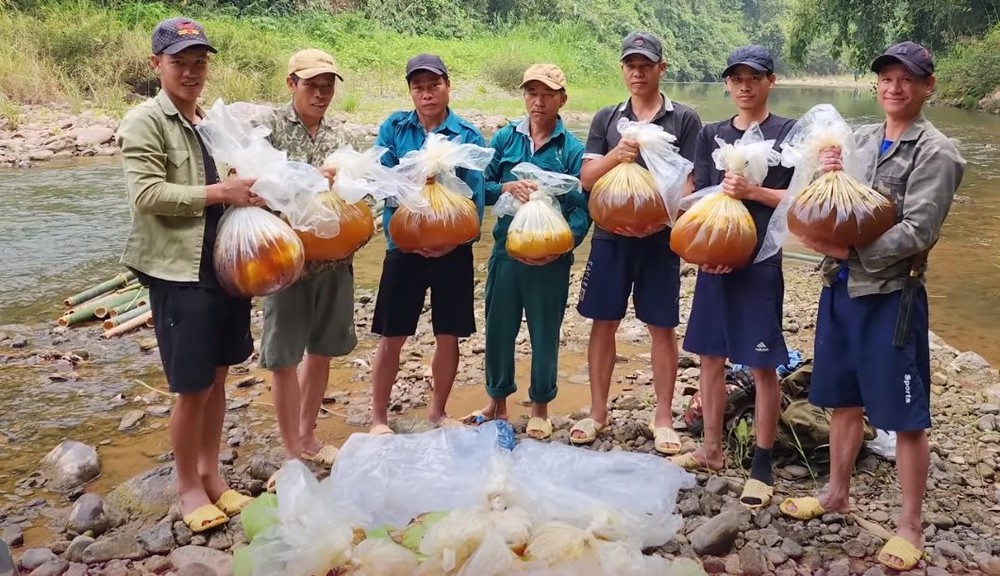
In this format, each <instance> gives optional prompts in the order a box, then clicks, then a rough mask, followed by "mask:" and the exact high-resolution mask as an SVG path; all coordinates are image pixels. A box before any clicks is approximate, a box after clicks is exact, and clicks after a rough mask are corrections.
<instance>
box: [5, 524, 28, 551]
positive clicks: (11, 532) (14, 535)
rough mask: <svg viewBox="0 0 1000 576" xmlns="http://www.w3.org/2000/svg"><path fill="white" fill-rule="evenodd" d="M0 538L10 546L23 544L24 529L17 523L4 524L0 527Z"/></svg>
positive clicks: (14, 546)
mask: <svg viewBox="0 0 1000 576" xmlns="http://www.w3.org/2000/svg"><path fill="white" fill-rule="evenodd" d="M0 540H3V541H4V542H6V543H7V544H8V545H9V546H10V547H11V548H17V547H18V546H24V531H23V530H21V527H20V526H18V525H17V524H11V525H10V526H4V527H3V529H0Z"/></svg>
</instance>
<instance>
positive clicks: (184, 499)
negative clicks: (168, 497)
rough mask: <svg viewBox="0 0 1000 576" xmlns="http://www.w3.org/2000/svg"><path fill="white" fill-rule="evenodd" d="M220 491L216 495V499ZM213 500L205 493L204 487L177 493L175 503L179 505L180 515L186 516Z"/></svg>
mask: <svg viewBox="0 0 1000 576" xmlns="http://www.w3.org/2000/svg"><path fill="white" fill-rule="evenodd" d="M221 495H222V492H221V491H220V492H219V495H218V496H216V497H215V498H216V500H218V498H219V496H221ZM213 502H215V500H211V499H210V498H209V495H208V494H207V493H205V490H204V489H201V490H188V491H187V492H181V493H180V494H178V495H177V505H178V506H180V509H181V516H187V515H188V514H190V513H192V512H194V511H195V510H197V509H198V508H201V507H202V506H205V505H207V504H212V503H213Z"/></svg>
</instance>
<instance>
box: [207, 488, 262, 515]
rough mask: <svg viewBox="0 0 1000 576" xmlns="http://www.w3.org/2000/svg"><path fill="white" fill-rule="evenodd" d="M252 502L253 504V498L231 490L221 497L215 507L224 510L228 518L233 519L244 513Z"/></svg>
mask: <svg viewBox="0 0 1000 576" xmlns="http://www.w3.org/2000/svg"><path fill="white" fill-rule="evenodd" d="M251 502H253V498H251V497H249V496H244V495H243V494H240V493H239V492H237V491H236V490H232V489H229V490H226V491H225V492H223V493H222V495H221V496H219V500H218V502H216V503H215V507H216V508H218V509H219V510H222V512H223V513H224V514H225V515H226V516H229V517H233V516H236V515H237V514H239V513H240V512H242V511H243V509H244V508H246V507H247V505H248V504H250V503H251Z"/></svg>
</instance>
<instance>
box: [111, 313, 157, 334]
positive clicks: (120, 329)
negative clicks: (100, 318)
mask: <svg viewBox="0 0 1000 576" xmlns="http://www.w3.org/2000/svg"><path fill="white" fill-rule="evenodd" d="M152 316H153V312H152V311H149V312H146V313H145V314H141V315H139V316H136V317H135V318H133V319H131V320H129V321H128V322H125V323H123V324H119V325H118V326H115V327H114V328H112V329H111V330H107V331H105V332H104V334H101V338H114V337H115V336H121V335H122V334H125V333H126V332H131V331H132V330H135V329H136V328H138V327H140V326H143V325H145V324H146V321H147V320H149V319H150V318H152Z"/></svg>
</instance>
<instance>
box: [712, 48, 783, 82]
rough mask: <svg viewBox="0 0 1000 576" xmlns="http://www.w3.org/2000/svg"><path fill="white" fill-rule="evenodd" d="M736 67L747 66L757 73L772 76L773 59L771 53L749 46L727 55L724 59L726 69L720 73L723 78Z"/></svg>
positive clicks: (764, 49)
mask: <svg viewBox="0 0 1000 576" xmlns="http://www.w3.org/2000/svg"><path fill="white" fill-rule="evenodd" d="M737 66H749V67H751V68H753V69H754V70H756V71H758V72H763V73H765V74H772V73H773V72H774V59H773V58H771V53H770V52H769V51H768V50H767V48H764V47H763V46H760V45H758V44H751V45H750V46H740V47H739V48H737V49H735V50H733V51H732V52H731V53H730V54H729V58H727V59H726V69H725V70H723V71H722V77H723V78H725V77H726V76H729V75H730V74H732V73H733V70H734V69H735V68H736V67H737Z"/></svg>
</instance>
